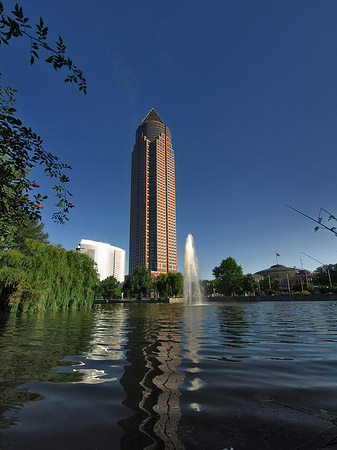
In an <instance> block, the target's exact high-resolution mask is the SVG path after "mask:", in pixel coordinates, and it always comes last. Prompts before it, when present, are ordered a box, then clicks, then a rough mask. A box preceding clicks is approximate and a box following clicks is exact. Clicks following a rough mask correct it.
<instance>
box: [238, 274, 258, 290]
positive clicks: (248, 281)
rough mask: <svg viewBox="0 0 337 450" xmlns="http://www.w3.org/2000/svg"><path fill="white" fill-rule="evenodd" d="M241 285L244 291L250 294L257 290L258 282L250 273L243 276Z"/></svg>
mask: <svg viewBox="0 0 337 450" xmlns="http://www.w3.org/2000/svg"><path fill="white" fill-rule="evenodd" d="M242 287H243V290H244V292H245V293H246V294H250V295H255V292H256V291H258V290H259V284H258V283H257V281H255V279H254V277H253V275H252V274H251V273H248V274H247V275H244V276H243V283H242Z"/></svg>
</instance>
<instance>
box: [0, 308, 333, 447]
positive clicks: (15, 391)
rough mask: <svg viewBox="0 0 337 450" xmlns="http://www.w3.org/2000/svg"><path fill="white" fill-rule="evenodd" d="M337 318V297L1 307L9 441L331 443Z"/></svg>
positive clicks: (2, 404) (4, 438)
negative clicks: (59, 308)
mask: <svg viewBox="0 0 337 450" xmlns="http://www.w3.org/2000/svg"><path fill="white" fill-rule="evenodd" d="M336 317H337V303H336V302H334V301H321V302H310V301H308V302H307V301H304V302H295V301H287V302H280V301H275V302H272V301H270V302H268V301H267V302H250V303H248V302H246V303H244V302H227V303H210V304H205V305H198V306H193V305H191V306H190V305H182V304H114V305H110V304H107V305H96V306H95V307H94V309H93V310H92V311H89V312H88V311H69V312H65V313H61V312H60V313H40V314H20V315H1V316H0V394H1V400H0V448H4V449H11V450H22V449H24V450H30V449H34V450H35V449H37V448H46V449H49V450H50V449H51V450H56V449H57V450H59V449H69V450H70V449H71V450H96V449H97V450H108V449H109V450H111V449H112V450H113V449H127V450H137V449H148V450H150V449H186V450H190V449H191V450H192V449H195V450H197V449H198V450H200V449H206V450H208V449H209V450H217V449H218V450H223V449H231V448H232V449H233V450H248V449H249V450H252V449H253V450H254V449H273V450H278V449H280V450H285V449H289V450H292V449H293V450H295V449H298V450H299V449H304V450H311V449H318V448H323V446H324V445H327V444H328V443H329V445H331V446H329V447H328V448H329V449H330V448H335V447H334V445H333V444H336V443H337V402H336V398H337V344H336V342H337V321H336Z"/></svg>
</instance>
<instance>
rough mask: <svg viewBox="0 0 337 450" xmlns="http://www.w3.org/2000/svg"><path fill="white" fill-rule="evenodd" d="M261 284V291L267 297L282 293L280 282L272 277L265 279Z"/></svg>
mask: <svg viewBox="0 0 337 450" xmlns="http://www.w3.org/2000/svg"><path fill="white" fill-rule="evenodd" d="M259 284H260V288H261V290H262V291H263V292H264V293H265V294H267V295H270V294H275V293H276V292H279V291H280V282H279V281H278V280H276V279H275V278H273V277H271V276H267V277H264V278H263V279H262V280H260V282H259Z"/></svg>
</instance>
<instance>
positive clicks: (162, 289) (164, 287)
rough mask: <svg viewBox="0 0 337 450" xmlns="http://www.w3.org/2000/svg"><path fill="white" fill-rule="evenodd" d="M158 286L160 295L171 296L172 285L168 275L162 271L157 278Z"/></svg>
mask: <svg viewBox="0 0 337 450" xmlns="http://www.w3.org/2000/svg"><path fill="white" fill-rule="evenodd" d="M156 288H157V291H158V294H159V297H165V298H166V297H169V295H170V286H169V280H168V276H167V275H166V274H164V273H161V274H160V275H159V276H158V278H157V280H156Z"/></svg>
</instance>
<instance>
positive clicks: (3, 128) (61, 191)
mask: <svg viewBox="0 0 337 450" xmlns="http://www.w3.org/2000/svg"><path fill="white" fill-rule="evenodd" d="M29 20H30V19H29V18H28V17H26V16H25V15H24V13H23V9H22V7H20V6H19V5H18V4H16V5H15V7H14V9H13V10H12V11H10V12H8V13H6V14H5V11H4V6H3V3H2V2H0V45H1V44H2V45H9V43H10V42H11V40H12V39H13V38H20V37H22V38H27V39H28V40H29V42H30V63H31V64H33V63H34V62H35V61H36V59H39V57H40V54H41V52H46V56H47V58H46V59H45V61H46V62H47V63H49V64H51V65H52V67H53V68H54V69H55V70H58V69H61V68H66V69H68V72H69V74H68V76H67V77H66V79H65V81H66V82H71V83H76V84H77V85H78V87H79V90H80V91H82V92H83V93H84V94H85V93H86V89H87V87H86V80H85V78H84V77H83V74H82V71H81V70H80V69H78V67H77V66H75V65H74V64H73V62H72V60H71V59H70V58H69V57H67V56H66V46H65V45H64V43H63V40H62V38H61V37H60V36H59V39H58V41H57V42H56V43H55V46H54V47H53V46H51V45H50V44H49V43H48V42H47V36H48V27H46V26H45V25H44V22H43V19H42V18H40V21H39V23H37V24H36V31H33V29H32V26H31V25H30V22H29ZM15 94H16V90H15V89H13V88H12V87H9V86H7V87H4V86H0V217H2V218H3V217H6V220H5V221H4V220H0V244H1V246H2V248H7V247H8V245H7V243H8V242H10V240H11V238H12V237H13V235H15V233H16V230H17V228H18V227H19V226H20V224H21V222H22V221H24V220H25V218H26V217H30V218H31V219H39V218H40V217H41V215H40V211H41V209H42V208H43V206H42V204H41V203H42V202H43V201H44V200H46V198H47V196H46V195H42V194H40V193H36V194H34V195H33V197H32V198H31V196H30V194H31V191H32V190H36V189H37V188H38V187H39V185H38V183H36V182H35V181H34V180H33V181H32V180H30V179H29V177H28V175H29V172H30V170H31V169H33V168H34V167H36V166H37V165H42V166H44V170H45V173H46V175H47V176H49V177H51V178H55V179H56V180H57V183H56V184H55V186H54V187H53V189H54V190H55V193H56V198H57V204H56V206H57V208H59V209H58V210H57V211H56V212H55V213H54V214H53V218H54V220H55V221H56V222H59V223H64V221H65V220H68V214H69V210H70V209H71V208H72V207H73V204H72V203H71V202H70V201H69V197H70V196H71V194H70V192H69V191H68V189H67V187H66V186H67V182H68V181H69V178H68V177H67V175H66V174H65V170H67V169H71V167H70V166H68V165H67V164H64V163H61V162H59V160H58V158H57V157H56V156H54V155H52V154H51V153H49V152H48V151H46V150H45V149H44V148H43V141H42V139H41V138H40V136H38V135H37V134H36V133H34V132H33V131H32V130H31V128H29V127H26V126H24V125H23V124H22V122H21V120H20V119H18V118H17V117H15V113H16V109H15Z"/></svg>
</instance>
